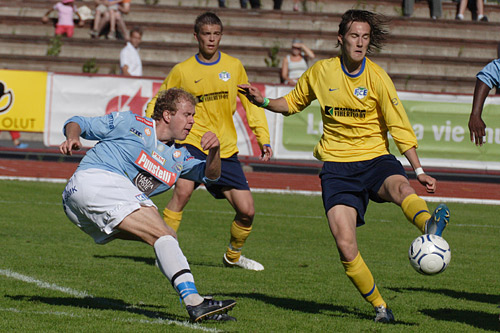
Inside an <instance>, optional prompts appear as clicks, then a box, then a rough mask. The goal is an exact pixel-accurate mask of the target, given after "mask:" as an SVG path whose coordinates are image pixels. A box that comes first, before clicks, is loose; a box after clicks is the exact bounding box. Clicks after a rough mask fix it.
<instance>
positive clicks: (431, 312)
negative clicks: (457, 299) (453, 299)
mask: <svg viewBox="0 0 500 333" xmlns="http://www.w3.org/2000/svg"><path fill="white" fill-rule="evenodd" d="M419 312H421V313H423V314H425V315H427V316H429V317H431V318H434V319H437V320H446V321H454V322H458V323H463V324H467V325H469V326H472V327H474V328H476V329H482V330H485V331H493V332H498V330H499V329H500V325H499V323H498V315H496V314H494V315H493V314H491V313H486V312H482V311H471V310H457V309H423V310H420V311H419Z"/></svg>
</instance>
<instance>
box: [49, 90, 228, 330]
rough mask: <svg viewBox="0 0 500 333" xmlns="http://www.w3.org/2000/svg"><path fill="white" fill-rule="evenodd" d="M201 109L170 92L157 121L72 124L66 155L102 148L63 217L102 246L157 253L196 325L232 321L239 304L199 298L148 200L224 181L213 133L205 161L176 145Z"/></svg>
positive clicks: (207, 138) (78, 120) (71, 192)
mask: <svg viewBox="0 0 500 333" xmlns="http://www.w3.org/2000/svg"><path fill="white" fill-rule="evenodd" d="M195 104H196V102H195V99H194V97H193V96H192V95H191V94H189V93H187V92H186V91H184V90H182V89H169V90H166V91H164V92H162V93H161V94H160V95H159V98H158V101H157V102H156V106H155V109H154V113H153V115H152V118H143V117H139V116H137V115H135V114H133V113H131V112H113V113H111V114H108V115H106V116H102V117H92V118H90V117H72V118H70V119H69V120H67V121H66V123H65V125H64V134H65V136H66V141H64V142H63V143H61V145H60V146H59V149H60V151H61V153H63V154H66V155H71V154H72V151H73V150H77V149H80V148H81V147H82V144H81V142H80V136H81V137H83V138H85V139H88V140H98V141H99V142H98V143H97V144H96V145H95V146H94V147H93V148H92V149H90V150H89V151H88V152H87V154H86V155H85V157H84V158H83V159H82V161H81V163H80V165H79V166H78V168H77V170H76V172H75V173H74V174H73V176H72V177H71V179H70V180H69V182H68V184H67V185H66V188H65V190H64V192H63V205H64V211H65V213H66V215H67V216H68V218H69V219H70V220H71V222H73V223H74V224H76V225H77V226H78V227H79V228H80V229H81V230H83V231H84V232H86V233H87V234H89V235H90V236H91V237H92V238H93V239H94V241H95V242H96V243H97V244H105V243H107V242H109V241H111V240H113V239H116V238H119V239H126V240H141V241H143V242H145V243H147V244H149V245H151V246H153V248H154V251H155V254H156V259H157V263H158V267H159V268H160V270H161V272H162V273H163V274H164V275H165V276H166V277H167V279H168V280H169V281H170V282H171V283H172V286H173V287H174V288H175V290H176V291H177V292H178V293H179V295H180V297H181V298H182V299H183V301H184V303H185V304H186V309H187V311H188V313H189V317H190V319H191V320H192V321H194V322H196V321H199V320H201V319H214V320H234V318H233V317H230V316H228V315H226V314H225V312H226V311H227V310H229V309H231V308H232V307H233V306H235V305H236V302H235V301H234V300H224V301H216V300H213V299H211V298H203V297H201V296H200V295H199V294H198V291H197V289H196V286H195V283H194V278H193V275H192V274H191V270H190V268H189V264H188V262H187V260H186V258H185V257H184V255H183V253H182V251H181V249H180V247H179V243H178V242H177V235H176V233H175V231H174V230H173V229H172V228H170V227H169V226H167V225H166V224H165V223H164V222H163V219H162V218H161V216H160V214H159V213H158V210H157V207H156V206H155V204H154V203H153V202H152V201H151V199H150V198H149V197H150V196H153V195H157V194H160V193H162V192H164V191H167V190H168V189H170V188H171V187H172V186H173V185H174V184H175V182H176V181H177V180H178V179H179V177H182V178H186V179H190V180H193V181H197V182H203V183H210V182H213V181H216V180H217V179H218V178H219V176H220V153H219V140H218V138H217V137H216V135H215V134H214V133H212V132H207V133H205V134H204V135H203V137H202V138H201V143H200V144H201V146H202V147H203V148H204V149H206V150H208V151H209V153H208V156H207V159H206V161H201V160H198V159H195V158H194V157H192V156H191V155H190V154H189V152H188V151H187V150H186V149H185V148H183V147H180V146H177V145H176V144H175V142H174V141H175V140H183V139H185V138H186V136H187V135H188V133H189V131H190V130H191V127H192V126H193V123H194V120H193V116H194V113H195ZM221 313H222V314H223V315H220V314H221Z"/></svg>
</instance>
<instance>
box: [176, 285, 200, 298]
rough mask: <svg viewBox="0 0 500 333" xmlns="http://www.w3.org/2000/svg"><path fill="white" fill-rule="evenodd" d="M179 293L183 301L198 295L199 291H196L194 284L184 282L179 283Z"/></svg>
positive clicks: (177, 287)
mask: <svg viewBox="0 0 500 333" xmlns="http://www.w3.org/2000/svg"><path fill="white" fill-rule="evenodd" d="M175 288H176V289H177V291H178V292H179V295H180V296H181V298H182V299H184V298H186V297H187V296H189V295H191V294H198V290H196V286H195V285H194V282H190V281H188V282H182V283H179V284H178V285H177V286H176V287H175Z"/></svg>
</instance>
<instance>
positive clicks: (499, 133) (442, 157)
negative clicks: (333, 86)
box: [266, 86, 500, 170]
mask: <svg viewBox="0 0 500 333" xmlns="http://www.w3.org/2000/svg"><path fill="white" fill-rule="evenodd" d="M289 89H291V88H289ZM289 89H288V90H289ZM284 90H286V89H282V88H280V87H269V86H268V87H266V96H268V97H271V98H272V97H275V96H283V91H284ZM399 97H400V99H401V101H402V103H403V105H404V107H405V109H406V112H407V114H408V118H409V119H410V122H411V123H412V126H413V130H414V132H415V134H416V136H417V139H418V142H419V147H418V150H417V151H418V153H419V156H420V158H421V160H422V162H424V163H423V164H424V165H425V166H434V167H453V168H479V169H484V170H488V169H489V170H500V123H499V122H498V121H497V119H498V115H500V97H490V98H487V100H486V102H485V106H484V111H483V120H484V121H485V123H486V124H487V125H491V126H492V127H487V129H486V144H484V145H483V146H481V147H477V146H476V145H474V144H473V143H472V142H471V141H470V138H469V129H468V121H469V115H470V111H471V106H472V96H465V95H449V94H424V93H408V92H402V93H399ZM495 124H498V125H497V126H494V125H495ZM322 127H323V124H322V120H321V110H320V106H319V103H318V102H317V101H314V102H313V103H312V104H311V105H310V106H309V107H307V108H306V109H304V110H303V111H302V112H300V113H299V114H295V115H292V116H290V117H283V116H279V117H278V118H276V128H277V132H278V135H277V137H276V138H275V139H276V142H275V144H274V147H275V157H276V158H286V159H310V160H314V157H313V156H312V151H313V149H314V146H315V145H316V144H317V143H318V141H319V139H320V137H321V135H322V133H323V130H322ZM389 137H390V136H389ZM390 151H391V153H393V154H394V155H396V156H397V157H398V158H400V157H401V155H400V154H399V151H398V149H397V148H396V146H395V144H394V143H393V142H392V140H390ZM400 160H401V161H402V162H403V164H405V165H408V163H407V162H406V159H405V158H404V157H402V158H400Z"/></svg>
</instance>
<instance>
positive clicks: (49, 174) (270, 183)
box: [0, 159, 500, 200]
mask: <svg viewBox="0 0 500 333" xmlns="http://www.w3.org/2000/svg"><path fill="white" fill-rule="evenodd" d="M77 165H78V164H77V163H71V162H49V161H31V160H19V159H0V176H2V177H30V178H58V179H61V178H62V179H68V178H69V177H70V176H71V175H72V174H73V172H74V171H75V169H76V167H77ZM246 176H247V178H248V183H249V184H250V187H251V188H252V189H254V188H255V189H257V188H259V189H275V190H290V191H314V192H319V191H321V186H320V182H319V178H318V176H316V175H308V174H296V173H279V172H247V173H246ZM438 181H439V180H438ZM410 182H411V184H412V185H413V187H414V188H415V189H416V191H417V193H418V194H419V195H422V196H426V197H431V196H436V197H441V198H443V197H445V198H464V199H478V200H500V184H490V183H475V182H455V181H439V182H438V188H437V191H436V193H435V194H433V195H430V194H428V193H426V192H425V189H424V188H423V187H422V186H421V185H420V184H419V183H418V182H417V181H415V180H410Z"/></svg>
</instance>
